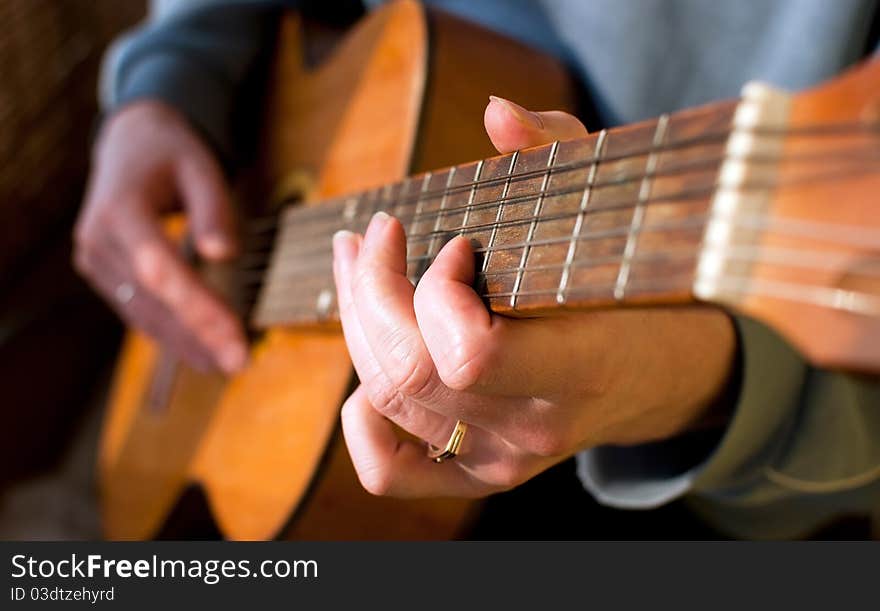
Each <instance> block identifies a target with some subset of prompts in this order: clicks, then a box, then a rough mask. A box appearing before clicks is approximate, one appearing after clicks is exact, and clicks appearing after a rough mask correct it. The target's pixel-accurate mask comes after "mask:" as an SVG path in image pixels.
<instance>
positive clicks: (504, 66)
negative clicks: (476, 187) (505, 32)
mask: <svg viewBox="0 0 880 611" xmlns="http://www.w3.org/2000/svg"><path fill="white" fill-rule="evenodd" d="M308 43H309V40H308V35H307V32H306V29H305V28H304V25H303V23H302V22H301V21H300V20H299V19H298V18H296V17H294V16H289V17H285V18H284V19H283V20H282V22H281V23H280V28H279V37H278V41H277V44H276V50H275V62H274V66H273V68H272V71H271V73H270V78H269V89H268V95H267V100H266V112H265V114H264V117H265V128H264V131H263V137H262V140H261V145H260V150H261V154H260V159H259V163H258V164H257V166H256V167H255V168H254V169H253V171H250V172H248V176H247V179H246V180H244V181H243V186H242V189H241V193H240V195H241V198H240V199H241V201H256V199H259V200H260V201H269V200H270V199H272V198H277V197H287V198H289V197H292V196H298V197H299V198H301V199H302V201H303V202H305V204H304V205H308V202H313V201H318V200H321V199H323V198H329V197H333V196H337V195H342V194H345V193H348V192H353V191H356V190H361V189H366V188H369V187H374V186H377V185H381V184H383V183H387V182H389V181H394V180H399V179H401V178H403V177H404V176H405V175H407V174H408V173H411V172H414V171H419V170H427V169H430V168H435V167H443V166H448V165H451V164H454V163H458V162H463V161H466V160H470V159H477V158H482V157H486V156H488V155H491V154H492V153H493V150H492V148H491V145H490V143H489V142H488V138H486V136H485V133H484V131H483V127H482V111H483V108H484V107H485V104H486V102H487V96H488V95H489V94H497V95H501V96H504V97H509V98H512V99H515V100H517V101H520V102H522V103H524V104H525V105H527V106H529V107H534V108H544V109H550V108H556V109H564V110H569V111H572V110H573V106H574V95H573V89H572V88H571V87H570V83H569V81H568V78H567V75H566V72H565V70H564V69H563V68H562V67H561V66H560V65H558V64H557V63H555V62H554V61H553V60H551V59H550V58H548V57H545V56H542V55H539V54H536V53H535V52H534V51H531V50H528V49H527V48H525V47H523V46H521V45H519V44H517V43H514V42H511V41H509V40H506V39H504V38H502V37H499V36H498V35H495V34H491V33H488V32H486V31H483V30H480V29H479V28H477V27H476V26H473V25H470V24H466V23H464V22H461V21H459V20H456V19H454V18H452V17H450V16H448V15H444V14H440V13H436V14H435V13H426V11H425V9H424V8H423V7H421V6H420V5H419V4H418V3H417V2H415V1H412V0H401V1H398V2H393V3H389V4H388V5H387V6H385V7H384V8H382V9H380V10H377V11H374V12H372V13H371V14H370V15H369V16H368V17H366V18H365V19H364V20H363V21H362V22H360V23H359V24H358V25H357V26H356V27H355V28H353V30H352V31H351V32H349V33H347V34H346V35H345V36H344V38H343V39H342V40H341V41H339V42H338V44H336V45H335V47H334V48H333V49H332V51H331V52H330V54H329V56H327V57H326V58H325V59H324V60H323V61H321V62H320V63H319V64H318V65H316V66H309V65H307V62H306V59H305V58H306V53H305V49H306V48H307V47H308ZM255 198H256V199H255ZM177 229H178V231H180V228H179V227H178V228H177ZM352 383H353V380H352V369H351V365H350V362H349V359H348V355H347V351H346V347H345V342H344V340H343V338H342V334H341V332H340V331H339V330H338V328H336V327H327V328H324V327H316V328H314V329H313V330H301V329H299V328H298V329H296V330H292V329H286V328H282V327H277V328H271V329H269V330H267V331H266V332H265V333H263V334H262V335H260V336H259V337H257V338H256V340H255V341H254V345H253V348H252V352H251V357H250V362H249V366H248V368H247V369H246V370H245V371H244V372H243V373H241V374H240V375H238V376H235V377H234V378H231V379H225V378H224V377H222V376H220V375H218V374H202V373H197V372H195V371H192V370H190V369H188V368H186V367H184V366H182V365H178V364H176V363H175V362H174V361H172V360H170V359H169V357H168V356H167V355H165V354H164V353H163V352H162V350H161V349H160V348H158V347H157V346H156V345H155V344H154V343H153V342H151V341H150V340H149V339H147V338H146V337H144V336H142V335H141V334H139V333H137V332H134V331H132V332H130V333H129V335H128V337H127V339H126V342H125V345H124V348H123V351H122V354H121V356H120V359H119V363H118V367H117V371H116V375H115V379H114V383H113V388H112V392H111V397H110V405H109V411H108V415H107V417H106V420H105V425H104V430H103V435H102V439H101V448H100V455H99V464H98V470H99V481H100V494H101V504H102V511H103V520H104V531H105V534H106V536H107V537H108V538H112V539H144V538H150V537H154V536H156V534H157V533H158V532H160V530H161V529H162V526H163V524H164V523H165V520H166V519H167V517H168V516H169V514H171V513H172V511H173V510H174V508H175V505H177V503H178V501H179V499H180V498H181V495H182V494H183V493H184V491H185V490H187V489H188V488H190V487H191V486H194V485H195V486H198V487H200V488H201V490H202V491H203V492H204V496H205V498H206V499H207V502H208V505H209V507H210V510H211V513H212V516H213V518H214V521H215V523H216V525H217V527H218V529H219V530H220V532H221V533H222V534H223V535H224V536H225V537H227V538H231V539H267V538H273V537H278V536H282V537H285V538H312V539H361V538H366V539H386V538H391V539H401V538H410V539H412V538H414V539H434V538H441V539H446V538H454V537H456V536H461V535H463V534H464V533H465V532H466V528H467V524H468V521H469V520H470V519H471V518H472V516H473V513H474V511H475V510H476V506H475V505H474V504H473V503H472V502H468V501H462V500H452V499H434V500H422V501H400V500H395V499H386V498H378V497H373V496H371V495H369V494H368V493H366V492H365V491H364V490H363V489H362V488H361V487H360V485H359V483H358V481H357V478H356V475H355V472H354V469H353V467H352V465H351V463H350V461H349V459H348V455H347V452H346V450H345V447H344V443H343V442H342V439H341V434H340V432H339V427H338V421H339V409H340V406H341V404H342V402H343V401H344V399H345V398H346V396H347V394H348V392H349V391H350V389H351V387H352Z"/></svg>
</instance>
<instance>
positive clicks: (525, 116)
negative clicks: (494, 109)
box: [489, 95, 544, 129]
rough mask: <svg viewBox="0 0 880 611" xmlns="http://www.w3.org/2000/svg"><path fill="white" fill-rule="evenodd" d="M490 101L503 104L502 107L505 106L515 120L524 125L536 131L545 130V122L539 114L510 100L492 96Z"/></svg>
mask: <svg viewBox="0 0 880 611" xmlns="http://www.w3.org/2000/svg"><path fill="white" fill-rule="evenodd" d="M489 100H490V101H492V102H497V103H498V104H501V106H503V107H504V108H505V109H506V110H507V112H509V113H510V114H512V115H513V116H514V118H515V119H516V120H517V121H519V122H520V123H522V124H523V125H526V126H527V127H531V128H534V129H544V120H543V119H541V115H539V114H538V113H535V112H532V111H530V110H526V109H525V108H523V107H522V106H520V105H519V104H517V103H515V102H511V101H510V100H506V99H504V98H499V97H498V96H496V95H490V96H489Z"/></svg>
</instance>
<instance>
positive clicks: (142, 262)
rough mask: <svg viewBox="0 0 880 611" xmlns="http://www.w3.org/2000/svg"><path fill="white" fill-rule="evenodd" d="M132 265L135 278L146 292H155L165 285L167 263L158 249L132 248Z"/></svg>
mask: <svg viewBox="0 0 880 611" xmlns="http://www.w3.org/2000/svg"><path fill="white" fill-rule="evenodd" d="M132 263H133V266H134V273H135V277H136V278H137V280H138V282H140V283H141V284H142V285H143V286H144V287H146V288H147V289H148V290H151V291H157V290H159V289H161V288H162V287H163V286H164V285H165V284H166V283H167V281H168V266H167V261H166V260H165V257H163V256H162V251H161V249H160V248H159V247H157V246H154V245H152V244H143V245H141V246H138V247H136V248H134V250H133V252H132Z"/></svg>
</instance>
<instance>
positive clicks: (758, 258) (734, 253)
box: [267, 219, 880, 299]
mask: <svg viewBox="0 0 880 611" xmlns="http://www.w3.org/2000/svg"><path fill="white" fill-rule="evenodd" d="M731 220H733V219H731ZM682 228H683V227H682V223H681V222H679V223H670V224H668V225H666V226H663V227H657V226H645V227H644V228H643V229H642V231H652V232H656V231H667V230H676V229H677V230H681V229H682ZM690 228H691V229H701V227H700V226H696V227H694V226H691V227H690ZM621 235H622V234H621ZM591 237H593V236H590V235H587V234H584V235H582V236H580V237H579V239H582V240H588V239H591ZM604 237H607V236H605V235H603V236H600V239H601V238H604ZM878 238H880V236H878ZM570 239H571V238H570V237H569V238H566V240H565V241H568V240H570ZM533 245H534V242H533ZM696 246H697V247H698V248H699V247H701V246H702V244H697V245H696ZM724 246H725V247H726V248H727V250H725V251H723V252H722V253H721V256H722V257H723V259H725V260H739V261H752V262H760V263H762V264H766V265H771V266H797V267H802V268H806V269H815V270H820V269H838V268H839V267H838V266H836V265H834V263H833V262H832V261H830V260H829V257H832V256H833V255H835V254H836V255H838V256H839V260H840V261H841V262H846V261H851V258H850V257H849V255H846V254H844V253H839V252H838V253H834V252H832V251H827V250H815V249H813V250H810V249H805V248H789V249H780V248H772V247H771V248H758V247H755V246H753V245H749V244H745V243H736V242H733V243H730V244H725V245H724ZM519 247H521V246H517V248H519ZM709 247H710V248H711V247H713V245H711V244H709ZM716 247H717V246H716ZM698 248H695V249H679V252H678V253H677V254H670V252H669V251H665V252H651V253H647V254H639V255H637V256H636V257H635V259H634V264H636V265H637V264H640V263H644V262H646V261H651V260H656V261H669V260H670V259H676V258H679V257H681V253H682V252H684V251H686V250H687V252H688V255H689V258H690V259H694V260H696V259H697V258H698V257H699V252H698ZM807 258H809V260H808V259H807ZM621 260H622V255H614V256H606V257H603V258H594V259H588V260H577V261H576V262H575V263H574V267H577V268H590V267H601V266H605V265H611V264H616V263H619V262H620V261H621ZM860 262H861V263H862V264H863V265H864V264H868V263H875V264H880V257H874V258H872V259H867V260H862V261H860ZM563 266H564V265H563V264H555V265H546V266H542V268H540V269H539V268H532V267H529V266H526V267H525V268H521V267H511V268H504V269H499V270H491V271H487V272H481V273H478V274H477V277H478V278H485V277H486V276H497V275H504V274H512V273H516V272H519V271H520V270H523V271H526V272H529V271H547V270H553V269H562V267H563ZM301 271H306V272H309V273H308V274H307V275H306V277H305V281H315V280H320V281H321V282H322V287H324V286H326V285H327V284H328V281H327V280H328V278H329V275H323V276H317V275H316V274H315V273H314V272H316V271H324V272H329V266H327V265H324V266H322V267H320V268H316V267H315V266H311V267H308V268H307V267H303V268H301ZM853 273H854V275H861V276H872V277H874V276H877V277H880V267H878V268H877V269H865V270H859V271H857V272H853ZM282 280H283V282H281V281H282ZM293 281H296V282H295V283H294V282H293ZM272 283H273V284H272V286H273V290H272V291H271V292H270V293H269V294H267V298H269V299H271V298H272V297H273V296H277V297H279V298H284V297H285V296H287V295H288V291H289V290H297V291H299V292H301V291H303V290H304V289H305V288H306V287H307V286H308V285H307V284H305V282H303V279H302V278H301V277H300V278H297V275H296V274H284V275H281V276H280V277H279V276H277V275H275V276H273V277H272ZM506 296H510V294H509V293H508V294H507V295H506Z"/></svg>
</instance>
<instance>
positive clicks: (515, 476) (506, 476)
mask: <svg viewBox="0 0 880 611" xmlns="http://www.w3.org/2000/svg"><path fill="white" fill-rule="evenodd" d="M524 480H525V477H524V475H523V472H522V470H521V469H520V467H519V465H518V464H516V463H515V462H513V461H504V462H501V463H498V464H497V465H495V466H494V467H493V469H492V470H491V472H490V473H489V474H488V476H487V477H485V478H484V481H485V482H486V483H487V484H489V485H490V486H492V487H493V488H494V489H495V490H496V491H497V492H506V491H508V490H512V489H513V488H516V487H517V486H519V485H520V484H521V483H523V481H524Z"/></svg>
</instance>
